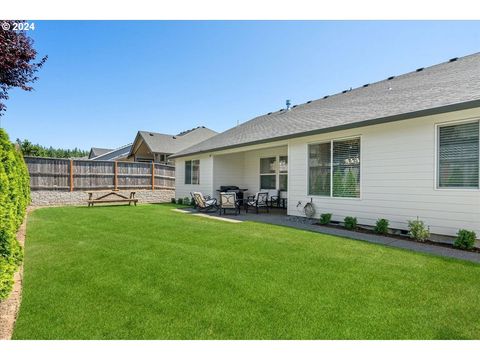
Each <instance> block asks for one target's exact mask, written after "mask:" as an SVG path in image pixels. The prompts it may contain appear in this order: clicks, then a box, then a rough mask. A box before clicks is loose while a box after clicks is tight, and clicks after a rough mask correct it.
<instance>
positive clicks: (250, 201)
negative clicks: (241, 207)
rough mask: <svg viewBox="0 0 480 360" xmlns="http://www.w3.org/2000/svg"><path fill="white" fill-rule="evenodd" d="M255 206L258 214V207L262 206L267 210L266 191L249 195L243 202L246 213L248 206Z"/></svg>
mask: <svg viewBox="0 0 480 360" xmlns="http://www.w3.org/2000/svg"><path fill="white" fill-rule="evenodd" d="M251 207H253V208H255V211H256V212H257V214H258V209H260V208H264V209H266V210H267V212H269V210H268V192H257V193H256V194H255V196H249V197H248V198H247V201H246V202H245V211H246V212H247V213H248V209H249V208H251Z"/></svg>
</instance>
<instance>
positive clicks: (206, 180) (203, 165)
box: [175, 155, 216, 199]
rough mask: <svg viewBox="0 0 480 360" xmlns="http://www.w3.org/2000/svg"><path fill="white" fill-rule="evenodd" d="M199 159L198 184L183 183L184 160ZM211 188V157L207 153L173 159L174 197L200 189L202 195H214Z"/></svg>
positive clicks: (181, 196) (180, 196) (187, 194)
mask: <svg viewBox="0 0 480 360" xmlns="http://www.w3.org/2000/svg"><path fill="white" fill-rule="evenodd" d="M187 160H200V184H185V161H187ZM214 190H215V189H214V188H213V157H212V156H209V155H200V156H194V157H192V158H178V159H175V197H176V198H177V199H178V198H183V197H185V196H190V192H193V191H200V192H201V193H202V194H203V195H210V196H213V197H215V196H216V194H215V191H214Z"/></svg>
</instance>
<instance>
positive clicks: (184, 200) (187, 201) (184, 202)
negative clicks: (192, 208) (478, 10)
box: [183, 196, 191, 205]
mask: <svg viewBox="0 0 480 360" xmlns="http://www.w3.org/2000/svg"><path fill="white" fill-rule="evenodd" d="M183 205H191V202H190V198H189V197H188V196H185V197H184V198H183Z"/></svg>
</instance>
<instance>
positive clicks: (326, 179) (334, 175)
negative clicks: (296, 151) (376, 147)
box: [308, 138, 360, 198]
mask: <svg viewBox="0 0 480 360" xmlns="http://www.w3.org/2000/svg"><path fill="white" fill-rule="evenodd" d="M308 194H309V195H321V196H333V197H347V198H358V197H360V138H355V139H347V140H334V141H331V142H326V143H322V144H313V145H309V147H308Z"/></svg>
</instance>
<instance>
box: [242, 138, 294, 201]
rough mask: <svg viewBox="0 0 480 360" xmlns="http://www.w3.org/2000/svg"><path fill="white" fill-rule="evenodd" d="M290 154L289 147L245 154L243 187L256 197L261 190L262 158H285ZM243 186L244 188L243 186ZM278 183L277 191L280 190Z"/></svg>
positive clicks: (259, 150)
mask: <svg viewBox="0 0 480 360" xmlns="http://www.w3.org/2000/svg"><path fill="white" fill-rule="evenodd" d="M287 154H288V147H287V146H280V147H273V148H267V149H258V150H252V151H247V152H246V153H245V163H244V169H243V174H244V177H243V183H244V184H243V185H244V186H245V188H246V189H248V191H247V193H248V194H250V195H254V194H255V193H256V192H257V191H259V190H260V158H265V157H273V156H278V155H280V156H283V155H287ZM243 185H242V186H243ZM278 186H279V184H278V181H277V189H278Z"/></svg>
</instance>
